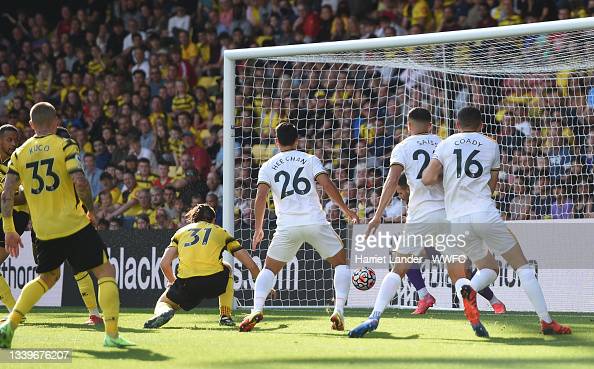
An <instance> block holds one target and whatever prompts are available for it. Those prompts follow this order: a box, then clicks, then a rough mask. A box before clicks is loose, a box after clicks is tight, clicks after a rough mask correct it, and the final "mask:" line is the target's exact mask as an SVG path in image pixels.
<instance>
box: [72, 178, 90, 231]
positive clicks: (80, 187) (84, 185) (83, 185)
mask: <svg viewBox="0 0 594 369" xmlns="http://www.w3.org/2000/svg"><path fill="white" fill-rule="evenodd" d="M70 178H72V182H73V183H74V189H75V190H76V193H77V194H78V197H79V198H80V199H81V200H82V202H83V205H84V206H85V208H86V209H87V214H89V219H90V220H91V221H92V222H94V212H95V205H94V204H93V194H92V193H91V185H90V184H89V181H88V180H87V178H86V177H85V175H84V173H83V172H82V171H76V172H73V173H71V174H70Z"/></svg>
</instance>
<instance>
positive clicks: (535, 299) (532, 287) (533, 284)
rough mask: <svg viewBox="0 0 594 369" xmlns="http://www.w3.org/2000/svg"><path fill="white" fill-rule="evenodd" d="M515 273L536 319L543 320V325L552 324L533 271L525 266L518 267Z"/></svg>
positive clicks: (528, 266)
mask: <svg viewBox="0 0 594 369" xmlns="http://www.w3.org/2000/svg"><path fill="white" fill-rule="evenodd" d="M516 273H517V274H518V277H519V278H520V283H521V285H522V288H523V289H524V292H526V295H527V296H528V299H529V300H530V302H531V303H532V306H534V310H535V311H536V314H537V315H538V317H539V318H540V319H541V320H544V321H545V323H550V322H552V321H553V319H551V316H550V315H549V312H548V309H547V302H546V301H545V298H544V295H543V293H542V289H541V288H540V284H539V283H538V280H537V279H536V275H535V273H534V269H532V267H531V266H530V265H528V264H526V265H522V266H521V267H519V268H518V270H516Z"/></svg>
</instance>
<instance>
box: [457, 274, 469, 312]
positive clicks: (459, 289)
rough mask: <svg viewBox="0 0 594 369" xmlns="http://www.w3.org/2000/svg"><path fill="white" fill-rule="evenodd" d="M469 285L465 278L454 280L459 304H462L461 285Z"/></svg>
mask: <svg viewBox="0 0 594 369" xmlns="http://www.w3.org/2000/svg"><path fill="white" fill-rule="evenodd" d="M466 285H470V280H468V279H466V278H460V279H458V280H457V281H456V283H455V284H454V286H455V287H456V296H458V300H459V301H460V306H462V294H461V291H462V286H466Z"/></svg>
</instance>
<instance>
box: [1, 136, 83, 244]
mask: <svg viewBox="0 0 594 369" xmlns="http://www.w3.org/2000/svg"><path fill="white" fill-rule="evenodd" d="M78 158H79V149H78V145H77V144H76V142H75V141H73V140H72V139H65V138H61V137H59V136H57V135H46V136H33V137H31V138H30V139H28V140H27V141H25V143H23V145H21V146H20V147H18V148H17V149H16V150H15V151H14V153H13V154H12V157H11V158H10V164H9V165H8V173H12V174H16V175H18V177H19V180H20V182H21V184H22V185H23V190H24V193H25V198H26V199H27V205H28V206H29V211H30V214H31V221H32V223H33V228H34V229H35V233H36V235H37V238H39V239H40V240H52V239H56V238H62V237H66V236H70V235H72V234H74V233H76V232H78V231H79V230H81V229H82V228H84V227H86V226H87V225H88V224H89V219H88V218H87V216H86V213H85V210H84V209H83V204H82V202H81V201H80V199H79V198H78V196H77V194H76V191H75V189H74V184H73V182H72V179H71V178H70V174H71V173H75V172H79V171H80V172H82V166H81V163H80V161H79V159H78Z"/></svg>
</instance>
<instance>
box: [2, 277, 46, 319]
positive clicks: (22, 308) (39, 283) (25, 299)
mask: <svg viewBox="0 0 594 369" xmlns="http://www.w3.org/2000/svg"><path fill="white" fill-rule="evenodd" d="M48 289H49V288H48V287H47V284H45V282H44V281H43V280H42V279H41V278H40V277H37V278H35V279H34V280H32V281H31V282H29V283H27V284H26V285H25V287H23V291H22V292H21V295H20V296H19V299H18V300H17V302H16V305H15V306H14V309H13V310H12V312H11V313H10V315H8V320H10V323H11V325H12V327H13V328H16V327H18V325H19V324H20V323H21V319H22V318H23V317H24V316H25V315H26V314H27V313H28V312H29V311H31V309H32V308H33V306H34V305H35V304H36V303H37V301H39V299H40V298H41V296H43V295H44V294H45V293H46V292H47V290H48Z"/></svg>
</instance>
